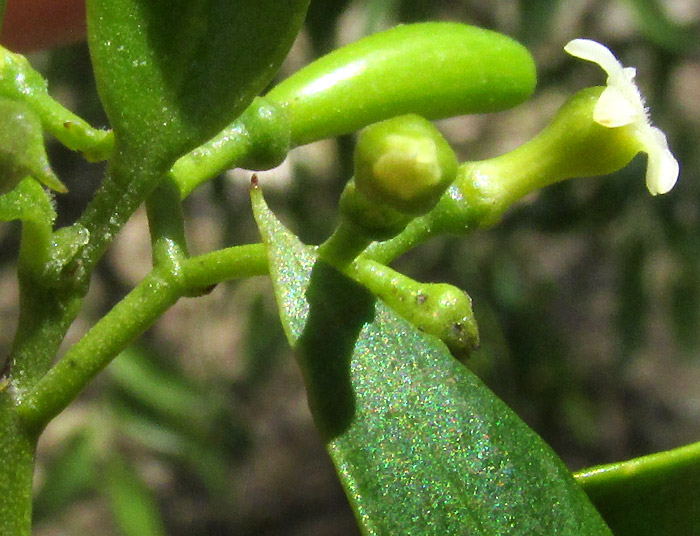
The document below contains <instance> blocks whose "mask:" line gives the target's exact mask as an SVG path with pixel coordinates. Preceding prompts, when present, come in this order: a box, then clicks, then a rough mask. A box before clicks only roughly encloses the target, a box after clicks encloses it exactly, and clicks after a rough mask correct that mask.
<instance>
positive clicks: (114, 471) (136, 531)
mask: <svg viewBox="0 0 700 536" xmlns="http://www.w3.org/2000/svg"><path fill="white" fill-rule="evenodd" d="M105 477H106V478H105V480H104V485H103V490H104V492H105V494H106V495H107V497H108V498H109V502H110V506H111V510H112V515H113V516H114V519H115V521H116V522H117V525H118V526H119V528H120V533H121V534H123V535H124V536H141V535H143V534H148V535H150V536H160V535H165V534H166V530H165V526H164V524H163V520H162V519H161V515H160V512H159V510H158V504H157V503H156V500H155V497H153V494H152V492H151V490H150V489H149V488H148V486H146V484H145V483H144V482H143V480H141V477H140V476H139V475H138V474H137V473H136V472H135V471H134V469H133V468H132V467H130V466H129V465H128V464H127V463H126V462H125V461H124V460H123V459H122V458H121V457H120V456H119V455H118V454H113V456H112V459H110V460H109V461H108V463H107V467H106V475H105Z"/></svg>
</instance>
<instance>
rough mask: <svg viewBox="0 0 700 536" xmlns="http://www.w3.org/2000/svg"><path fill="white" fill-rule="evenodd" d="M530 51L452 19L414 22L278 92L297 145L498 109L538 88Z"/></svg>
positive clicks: (337, 54) (338, 54)
mask: <svg viewBox="0 0 700 536" xmlns="http://www.w3.org/2000/svg"><path fill="white" fill-rule="evenodd" d="M535 81H536V75H535V64H534V61H533V59H532V56H530V53H529V52H528V51H527V50H526V49H525V48H524V47H523V46H522V45H520V44H519V43H517V42H515V41H513V40H512V39H510V38H509V37H507V36H505V35H502V34H499V33H497V32H492V31H489V30H484V29H482V28H476V27H474V26H467V25H466V24H457V23H448V22H427V23H420V24H406V25H403V26H397V27H395V28H392V29H390V30H387V31H384V32H379V33H376V34H373V35H370V36H368V37H365V38H364V39H360V40H359V41H356V42H354V43H351V44H349V45H347V46H345V47H342V48H339V49H338V50H335V51H333V52H331V53H330V54H327V55H326V56H323V57H322V58H319V59H318V60H316V61H314V62H313V63H311V64H309V65H308V66H306V67H305V68H303V69H301V70H300V71H298V72H297V73H295V74H293V75H292V76H290V77H289V78H288V79H286V80H284V81H283V82H282V83H280V84H279V85H278V86H277V87H275V88H274V89H272V90H271V91H270V92H269V93H268V94H267V97H268V98H269V99H270V100H271V101H273V102H277V103H279V104H281V105H282V106H284V107H286V108H287V109H288V111H289V117H290V125H291V127H292V142H293V143H295V144H297V145H302V144H304V143H309V142H311V141H314V140H318V139H322V138H327V137H334V136H338V135H339V134H347V133H350V132H354V131H356V130H359V129H360V128H362V127H364V126H366V125H369V124H371V123H376V122H378V121H382V120H384V119H389V118H390V117H394V116H397V115H402V114H409V113H415V114H418V115H422V116H423V117H426V118H428V119H441V118H445V117H453V116H456V115H462V114H472V113H484V112H495V111H500V110H505V109H507V108H510V107H512V106H515V105H516V104H520V103H521V102H523V101H524V100H525V99H526V98H528V97H529V96H530V94H531V93H532V91H533V89H534V87H535Z"/></svg>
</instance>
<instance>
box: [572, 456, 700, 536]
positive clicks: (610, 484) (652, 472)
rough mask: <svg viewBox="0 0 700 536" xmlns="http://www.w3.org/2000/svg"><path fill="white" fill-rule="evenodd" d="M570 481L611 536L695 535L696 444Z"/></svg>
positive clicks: (699, 523) (698, 513) (698, 501)
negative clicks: (588, 500) (584, 495)
mask: <svg viewBox="0 0 700 536" xmlns="http://www.w3.org/2000/svg"><path fill="white" fill-rule="evenodd" d="M576 479H577V480H578V482H579V484H581V486H582V487H583V489H584V490H585V491H586V493H587V494H588V496H589V497H590V498H591V501H593V504H595V505H596V506H597V507H598V509H599V510H600V512H601V514H602V515H603V517H604V518H605V520H606V521H607V522H608V524H609V525H610V527H611V528H612V529H613V531H614V532H615V535H616V536H657V535H663V536H688V535H689V534H700V443H694V444H692V445H687V446H684V447H680V448H677V449H674V450H669V451H666V452H659V453H656V454H650V455H648V456H643V457H641V458H635V459H633V460H628V461H625V462H620V463H613V464H609V465H603V466H599V467H592V468H590V469H585V470H583V471H581V472H579V473H577V474H576Z"/></svg>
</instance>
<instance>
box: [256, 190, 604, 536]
mask: <svg viewBox="0 0 700 536" xmlns="http://www.w3.org/2000/svg"><path fill="white" fill-rule="evenodd" d="M253 203H254V209H255V213H256V219H257V221H258V225H259V227H260V231H261V234H262V235H263V239H264V241H265V242H266V243H267V245H268V251H269V259H270V273H271V275H272V279H273V282H274V286H275V292H276V295H277V300H278V306H279V310H280V315H281V318H282V323H283V325H284V328H285V330H286V333H287V336H288V338H289V340H290V342H291V344H292V346H293V347H294V349H295V350H296V353H297V356H298V360H299V365H300V367H301V370H302V373H303V375H304V379H305V382H306V387H307V391H308V399H309V406H310V407H311V410H312V413H313V415H314V419H315V422H316V424H317V426H318V428H319V430H320V432H321V433H322V435H323V437H324V439H325V441H326V445H327V449H328V452H329V454H330V455H331V458H332V459H333V461H334V463H335V465H336V468H337V470H338V474H339V475H340V479H341V481H342V483H343V485H344V487H345V490H346V493H347V494H348V497H349V499H350V503H351V504H352V506H353V508H354V510H355V513H356V515H357V518H358V521H359V522H360V525H361V527H362V530H363V532H364V534H368V535H397V534H420V535H432V534H435V535H440V536H444V535H447V534H474V535H475V534H484V535H503V534H517V535H520V534H523V535H524V534H547V535H549V534H560V535H564V534H567V535H572V536H573V535H575V536H581V535H593V534H595V535H599V534H610V531H609V529H608V528H607V526H606V525H605V523H604V522H603V521H602V519H601V518H600V516H599V514H598V513H597V511H596V510H595V509H594V508H593V506H592V505H591V503H590V502H589V501H588V500H587V498H586V497H585V494H584V493H583V492H582V491H581V489H580V488H579V487H578V486H577V485H576V483H575V481H574V479H573V477H572V476H571V474H570V473H569V472H568V471H567V469H566V467H564V465H563V463H562V462H561V460H559V458H558V457H557V456H556V455H555V454H554V453H553V452H552V450H551V449H550V448H549V447H548V446H547V445H546V444H545V443H544V442H543V441H542V440H541V439H540V438H539V437H538V436H537V435H536V434H535V433H534V432H533V431H532V430H530V429H529V428H528V427H527V426H526V425H525V424H524V423H523V422H522V421H521V420H520V419H519V418H518V417H517V416H516V415H515V414H514V413H513V412H512V411H511V410H510V409H509V408H508V407H507V406H506V405H505V404H504V403H503V402H501V401H500V400H499V399H498V398H496V396H495V395H493V393H491V391H489V390H488V389H487V388H486V387H485V386H484V385H483V384H482V383H481V382H480V380H478V379H477V377H476V376H475V375H474V374H473V373H471V372H470V371H469V370H468V369H467V368H466V367H464V366H462V365H461V364H460V363H459V362H457V361H456V360H455V359H453V358H452V357H451V356H450V355H449V352H448V351H447V349H446V348H445V346H444V345H442V344H441V343H440V342H438V340H437V339H435V338H433V337H432V336H429V335H426V334H423V333H420V332H419V331H418V330H416V329H415V328H413V327H412V326H411V325H410V324H408V323H407V322H406V321H404V320H402V319H401V318H400V317H398V316H397V315H396V314H395V313H393V312H392V311H391V310H390V309H389V308H387V307H386V306H385V305H384V304H383V303H382V302H381V301H380V300H378V299H375V298H374V297H373V296H372V295H371V294H369V293H368V292H367V291H365V290H364V289H363V288H362V287H361V286H359V285H358V284H357V283H355V282H354V281H352V280H350V279H348V278H347V277H345V276H344V275H342V274H341V273H339V272H337V271H336V270H335V269H333V268H332V267H330V266H329V265H327V264H325V263H323V262H322V261H320V260H317V258H316V254H315V250H314V249H313V248H311V247H307V246H304V245H303V244H301V243H300V242H299V241H298V239H297V238H296V237H295V236H294V235H292V234H291V233H289V232H288V231H287V230H286V229H284V227H282V226H281V224H280V223H279V222H278V221H277V220H276V219H275V218H274V216H273V215H272V214H271V213H270V212H269V210H268V209H267V207H266V206H265V204H264V201H263V199H262V194H261V193H260V192H259V191H258V190H257V189H256V190H255V191H254V193H253Z"/></svg>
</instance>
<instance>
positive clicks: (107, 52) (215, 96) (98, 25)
mask: <svg viewBox="0 0 700 536" xmlns="http://www.w3.org/2000/svg"><path fill="white" fill-rule="evenodd" d="M307 4H308V0H285V1H283V2H281V1H279V0H241V1H237V2H231V1H230V0H170V1H165V0H88V2H87V7H88V36H89V44H90V51H91V55H92V58H93V64H94V67H95V77H96V80H97V84H98V89H99V92H100V96H101V99H102V101H103V104H104V107H105V110H106V112H107V115H108V117H109V119H110V122H111V123H112V126H113V128H114V131H115V136H116V138H117V143H118V144H121V145H122V146H126V147H127V148H129V150H135V149H137V150H139V152H140V153H141V154H146V153H152V152H153V151H157V152H158V153H157V155H155V156H154V158H158V157H160V158H162V159H165V160H170V161H171V162H170V163H172V160H174V159H175V157H176V156H179V155H181V154H184V153H185V152H186V151H187V150H190V149H192V148H193V147H195V146H196V145H199V144H201V143H203V142H204V141H206V140H207V139H209V138H211V137H212V136H214V135H215V134H216V133H217V132H218V131H219V130H221V129H222V128H224V127H225V126H226V125H227V124H228V123H230V122H231V121H233V120H234V119H235V118H236V117H237V116H238V115H239V114H240V113H241V112H243V110H244V109H245V108H246V107H247V106H248V104H250V102H251V101H252V100H253V98H254V97H255V96H256V95H257V94H258V93H259V92H260V91H261V90H262V89H263V88H264V87H265V85H266V84H267V83H268V82H269V81H270V79H271V78H272V76H273V75H274V74H275V72H276V71H277V69H278V67H279V65H280V63H281V62H282V60H283V59H284V57H285V55H286V54H287V51H288V50H289V47H290V46H291V44H292V42H293V40H294V38H295V36H296V34H297V32H298V30H299V28H300V26H301V23H302V21H303V19H304V14H305V12H306V7H307Z"/></svg>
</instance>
